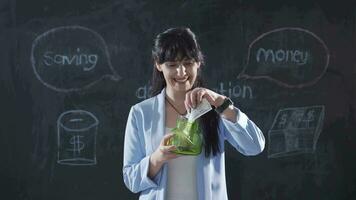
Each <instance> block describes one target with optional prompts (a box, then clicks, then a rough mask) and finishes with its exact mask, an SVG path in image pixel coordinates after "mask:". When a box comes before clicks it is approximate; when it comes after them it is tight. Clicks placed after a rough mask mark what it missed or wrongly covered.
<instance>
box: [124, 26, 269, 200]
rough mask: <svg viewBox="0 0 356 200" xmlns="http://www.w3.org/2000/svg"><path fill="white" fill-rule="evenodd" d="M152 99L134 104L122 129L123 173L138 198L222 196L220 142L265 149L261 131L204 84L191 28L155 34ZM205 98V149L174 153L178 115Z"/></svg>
mask: <svg viewBox="0 0 356 200" xmlns="http://www.w3.org/2000/svg"><path fill="white" fill-rule="evenodd" d="M152 56H153V61H154V69H153V76H152V82H151V84H152V95H153V97H151V98H149V99H147V100H145V101H143V102H140V103H138V104H136V105H134V106H132V108H131V110H130V113H129V116H128V120H127V125H126V131H125V144H124V162H123V177H124V182H125V185H126V186H127V187H128V189H129V190H131V191H132V192H134V193H137V192H140V199H149V200H153V199H157V200H177V199H179V200H181V199H183V200H191V199H194V200H196V199H199V200H210V199H211V200H217V199H218V200H224V199H227V192H226V181H225V160H224V159H225V156H224V155H225V153H224V152H225V151H224V141H225V140H227V141H228V142H229V143H230V144H231V145H232V146H234V147H235V148H236V149H237V150H238V151H239V152H240V153H242V154H244V155H256V154H259V153H261V152H262V151H263V149H264V145H265V139H264V136H263V133H262V132H261V130H260V129H259V128H258V127H257V126H256V125H255V124H254V123H253V122H252V121H251V120H249V118H248V117H247V116H246V115H245V114H244V113H243V112H241V111H240V110H239V109H238V108H236V107H234V106H233V104H232V101H231V100H230V99H229V98H227V97H226V96H224V95H221V94H218V93H216V92H214V91H212V90H210V89H207V88H204V86H203V82H202V77H201V68H202V64H203V63H204V60H203V55H202V52H201V50H200V47H199V45H198V43H197V40H196V38H195V35H194V33H193V32H192V31H191V30H190V29H189V28H171V29H168V30H166V31H164V32H163V33H161V34H159V35H158V36H157V37H156V39H155V44H154V47H153V50H152ZM202 98H206V99H207V100H208V102H209V103H210V104H211V105H212V106H213V108H215V109H213V110H211V111H210V112H208V113H207V114H205V115H203V116H202V117H201V118H199V119H198V120H199V124H200V127H201V129H202V132H203V138H204V142H203V145H204V147H203V151H202V153H201V154H200V155H198V156H182V155H177V154H175V153H173V152H172V151H173V150H175V148H176V147H175V146H169V145H167V141H168V140H169V139H170V138H171V137H172V136H173V134H171V133H170V129H171V128H173V127H175V125H176V120H177V118H178V117H179V116H180V115H185V114H186V113H187V110H189V109H191V108H194V107H195V106H197V105H198V104H199V103H200V102H201V101H202Z"/></svg>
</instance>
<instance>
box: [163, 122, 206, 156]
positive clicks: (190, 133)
mask: <svg viewBox="0 0 356 200" xmlns="http://www.w3.org/2000/svg"><path fill="white" fill-rule="evenodd" d="M171 131H172V133H174V135H173V137H171V138H170V140H169V141H168V145H175V146H176V147H177V149H176V150H174V151H173V152H174V153H177V154H183V155H199V154H200V153H201V151H202V143H203V138H202V133H201V129H200V128H199V124H198V122H197V121H194V122H189V121H188V119H186V118H184V117H180V118H178V119H177V125H176V127H175V128H173V129H172V130H171Z"/></svg>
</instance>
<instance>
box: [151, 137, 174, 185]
mask: <svg viewBox="0 0 356 200" xmlns="http://www.w3.org/2000/svg"><path fill="white" fill-rule="evenodd" d="M173 135H174V134H173V133H170V134H167V135H165V136H164V137H163V138H162V140H161V143H160V144H159V146H158V148H157V149H156V151H154V152H153V153H152V154H151V156H150V167H149V177H150V178H153V177H154V176H156V174H157V173H158V171H159V170H160V169H161V167H162V165H163V164H164V163H165V162H166V161H168V160H171V159H175V158H178V157H179V155H178V154H176V153H173V152H172V151H174V150H176V149H177V148H176V146H174V145H168V146H166V144H167V143H168V141H169V139H170V138H171V137H173Z"/></svg>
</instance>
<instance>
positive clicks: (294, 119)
mask: <svg viewBox="0 0 356 200" xmlns="http://www.w3.org/2000/svg"><path fill="white" fill-rule="evenodd" d="M324 110H325V109H324V106H322V105H317V106H308V107H297V108H285V109H281V110H279V111H278V113H277V115H276V117H275V119H274V122H273V125H272V128H271V129H270V130H269V132H268V140H269V143H268V144H269V145H268V146H269V147H268V157H269V158H276V157H284V156H291V155H295V154H300V153H313V152H314V151H315V149H316V145H317V142H318V139H319V135H320V132H321V130H322V126H323V122H324V116H325V113H324Z"/></svg>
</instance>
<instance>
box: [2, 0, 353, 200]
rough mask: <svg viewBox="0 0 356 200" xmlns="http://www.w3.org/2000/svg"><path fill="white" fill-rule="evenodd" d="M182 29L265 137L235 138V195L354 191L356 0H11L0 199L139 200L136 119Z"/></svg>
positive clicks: (230, 182)
mask: <svg viewBox="0 0 356 200" xmlns="http://www.w3.org/2000/svg"><path fill="white" fill-rule="evenodd" d="M176 26H188V27H190V28H191V29H192V30H193V31H194V32H195V33H196V35H197V37H198V40H199V42H200V44H201V46H202V50H203V52H204V54H205V57H206V65H204V66H203V73H204V76H205V77H206V81H207V84H208V86H209V88H211V89H214V90H215V91H217V92H219V93H221V94H224V95H226V96H229V97H230V98H231V99H232V100H233V101H234V102H235V104H236V105H237V106H238V107H239V108H240V109H241V110H242V111H244V112H245V113H247V115H248V116H249V117H250V118H251V119H252V120H253V121H255V122H256V124H258V126H259V127H260V128H261V129H262V131H263V132H264V136H265V138H266V148H265V150H264V152H263V153H262V154H260V155H258V156H254V157H245V156H242V155H241V154H239V153H238V152H236V151H235V150H234V149H233V148H232V147H231V146H229V145H227V148H226V174H227V177H226V179H227V187H228V196H229V198H230V199H241V200H253V199H259V200H267V199H277V200H279V199H283V200H284V199H296V200H300V199H303V200H304V199H312V200H315V199H323V200H335V199H355V198H356V172H355V169H356V118H355V111H356V99H355V97H356V96H355V95H356V62H355V61H356V59H355V58H356V56H355V52H356V48H355V47H356V45H355V44H356V40H355V38H356V37H355V36H356V7H355V5H354V4H350V3H347V2H346V1H345V2H344V1H335V2H334V3H326V2H324V1H313V2H312V1H293V2H287V1H251V0H249V1H247V0H223V1H222V0H219V1H218V0H194V1H189V0H179V1H167V2H164V1H158V0H151V1H139V0H123V1H114V0H111V1H109V0H100V1H99V0H76V1H69V0H61V1H59V0H58V1H53V0H51V1H50V0H35V1H24V0H23V1H12V0H7V1H6V0H4V1H1V3H0V44H1V45H0V52H1V53H0V61H1V66H0V68H1V71H0V91H1V98H0V101H1V102H0V111H1V114H0V116H1V118H0V121H1V126H0V191H1V197H0V198H1V199H9V200H13V199H14V200H15V199H16V200H17V199H19V200H27V199H35V200H42V199H43V200H48V199H51V200H56V199H58V200H59V199H61V200H62V199H66V200H71V199H75V200H91V199H93V200H95V199H105V200H111V199H112V200H114V199H115V200H117V199H137V198H138V195H137V194H132V193H131V192H130V191H129V190H128V189H126V187H125V186H124V183H123V178H122V158H123V157H122V155H123V139H124V130H125V124H126V118H127V115H128V111H129V109H130V106H132V105H133V104H135V103H137V102H140V101H142V100H144V99H146V98H148V97H149V89H150V88H149V83H148V81H149V79H150V78H151V73H152V68H153V66H152V61H151V55H150V53H151V47H152V45H153V38H154V37H155V35H156V34H158V33H160V32H162V31H164V30H166V29H167V28H169V27H176Z"/></svg>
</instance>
